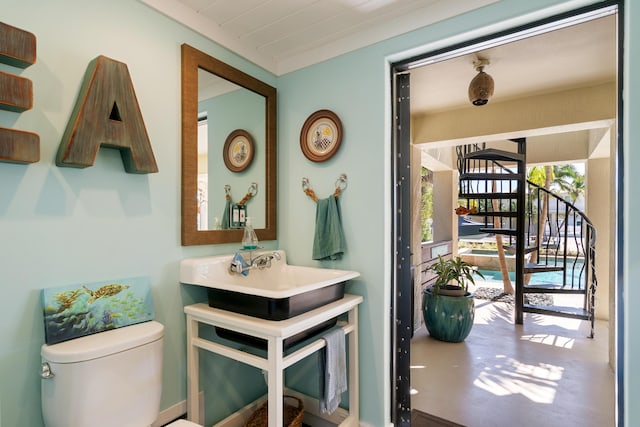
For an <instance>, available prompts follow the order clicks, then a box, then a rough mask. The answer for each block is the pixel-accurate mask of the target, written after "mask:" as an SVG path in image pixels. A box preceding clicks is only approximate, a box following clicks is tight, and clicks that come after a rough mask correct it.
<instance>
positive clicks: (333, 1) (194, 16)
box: [139, 0, 617, 113]
mask: <svg viewBox="0 0 640 427" xmlns="http://www.w3.org/2000/svg"><path fill="white" fill-rule="evenodd" d="M139 1H141V2H143V3H145V4H147V5H149V6H150V7H152V8H155V9H156V10H158V11H159V12H161V13H163V14H165V15H167V16H169V17H171V18H172V19H174V20H176V21H178V22H180V23H182V24H183V25H185V26H187V27H189V28H191V29H193V30H195V31H196V32H199V33H201V34H202V35H204V36H206V37H208V38H210V39H211V40H213V41H215V42H217V43H219V44H221V45H223V46H224V47H226V48H227V49H229V50H231V51H233V52H235V53H237V54H239V55H241V56H243V57H245V58H247V59H248V60H250V61H252V62H254V63H256V64H257V65H259V66H261V67H263V68H265V69H267V70H268V71H271V72H273V73H274V74H276V75H282V74H284V73H287V72H290V71H293V70H296V69H299V68H302V67H305V66H308V65H312V64H315V63H318V62H321V61H324V60H326V59H329V58H331V57H335V56H337V55H340V54H343V53H346V52H349V51H352V50H355V49H358V48H362V47H365V46H367V45H371V44H374V43H376V42H379V41H381V40H385V39H388V38H391V37H393V36H396V35H399V34H403V33H406V32H408V31H411V30H413V29H416V28H419V27H422V26H425V25H428V24H430V23H433V22H436V21H439V20H442V19H446V18H449V17H451V16H454V15H457V14H460V13H464V12H467V11H469V10H472V9H475V8H479V7H482V6H485V5H487V4H490V3H493V2H495V1H497V0H455V1H451V0H139ZM615 19H616V16H615V15H610V16H607V17H604V18H598V19H594V20H591V21H589V22H586V23H581V24H578V25H571V26H569V27H566V28H563V29H560V30H555V31H552V32H548V33H545V34H542V35H539V36H535V37H530V38H526V39H524V40H519V41H516V42H511V43H508V44H502V45H500V46H496V47H491V48H488V49H484V50H482V51H480V52H478V53H473V54H467V55H465V56H459V57H457V58H454V59H449V60H446V61H442V62H437V63H435V64H432V65H428V66H424V67H421V68H419V69H414V70H412V71H411V92H412V96H411V107H412V112H414V113H415V112H420V111H424V110H429V111H442V110H449V109H454V108H459V107H460V106H463V105H470V104H469V101H468V98H467V87H468V83H469V82H470V81H471V79H472V78H473V77H474V75H475V74H476V71H475V70H474V68H473V65H472V64H473V60H474V59H475V58H476V56H477V55H479V56H482V57H485V58H488V59H489V60H490V61H491V64H490V65H489V66H488V67H487V68H486V70H485V71H486V72H488V73H489V74H490V75H491V76H492V77H493V78H494V80H495V92H494V98H493V100H492V101H491V102H499V101H501V100H508V99H513V98H516V97H521V96H526V95H529V94H532V93H537V94H540V93H544V92H553V91H557V90H560V89H569V88H576V87H579V86H589V85H594V84H598V83H603V82H606V81H613V80H615V78H616V51H617V50H616V25H615Z"/></svg>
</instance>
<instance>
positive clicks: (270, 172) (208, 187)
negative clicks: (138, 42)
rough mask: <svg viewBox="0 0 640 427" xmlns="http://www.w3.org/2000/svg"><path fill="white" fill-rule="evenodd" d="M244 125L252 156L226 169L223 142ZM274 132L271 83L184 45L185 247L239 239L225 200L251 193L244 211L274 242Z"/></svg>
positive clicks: (263, 235)
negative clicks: (249, 136) (237, 166)
mask: <svg viewBox="0 0 640 427" xmlns="http://www.w3.org/2000/svg"><path fill="white" fill-rule="evenodd" d="M203 121H206V126H203ZM203 127H206V130H203ZM239 130H241V131H242V132H240V134H242V135H247V136H248V135H251V143H252V147H251V150H252V152H251V155H252V158H251V159H247V160H246V164H243V167H241V168H237V169H236V168H228V167H226V166H225V156H228V155H229V154H228V153H223V151H224V149H225V147H228V145H229V144H225V141H226V140H227V138H228V137H229V135H232V134H233V132H236V133H235V134H238V131H239ZM243 132H244V133H243ZM235 134H233V135H235ZM276 136H277V135H276V89H275V88H274V87H272V86H270V85H268V84H266V83H264V82H262V81H260V80H258V79H256V78H255V77H252V76H250V75H248V74H246V73H244V72H242V71H240V70H238V69H236V68H234V67H232V66H230V65H228V64H226V63H224V62H222V61H220V60H218V59H216V58H213V57H212V56H210V55H207V54H206V53H204V52H202V51H200V50H198V49H195V48H193V47H191V46H189V45H187V44H183V45H182V194H181V198H182V245H183V246H190V245H207V244H218V243H233V242H237V243H240V241H241V240H242V233H243V230H242V228H241V227H238V228H228V227H229V226H228V224H229V222H227V217H226V215H228V214H229V204H228V203H227V199H228V198H230V199H231V203H232V204H233V203H241V202H242V199H243V198H245V196H246V194H248V193H249V192H255V194H254V196H253V197H251V198H250V200H249V201H248V202H246V203H245V205H244V206H245V207H246V213H245V212H243V215H244V214H246V215H247V216H248V217H251V222H252V225H253V227H254V230H255V232H256V234H257V236H258V239H260V240H275V239H276V190H277V176H276V167H277V159H276V156H277V147H276ZM240 142H241V141H240ZM238 146H240V147H242V144H241V143H239V144H238ZM239 155H240V156H241V155H242V153H240V154H239ZM227 160H228V159H227ZM242 160H243V159H242V158H240V161H242ZM227 164H228V162H227ZM256 189H257V190H256Z"/></svg>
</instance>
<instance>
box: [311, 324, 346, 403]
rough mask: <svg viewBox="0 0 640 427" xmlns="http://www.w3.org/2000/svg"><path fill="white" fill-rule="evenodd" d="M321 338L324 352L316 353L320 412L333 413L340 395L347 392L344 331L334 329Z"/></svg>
mask: <svg viewBox="0 0 640 427" xmlns="http://www.w3.org/2000/svg"><path fill="white" fill-rule="evenodd" d="M322 338H324V340H325V342H326V346H325V348H324V350H320V352H319V353H318V361H319V365H320V366H319V368H320V369H319V371H320V412H321V413H323V414H326V413H329V414H331V413H333V412H334V411H335V410H336V409H338V406H339V405H340V399H341V395H342V393H344V392H345V391H347V354H346V349H345V343H344V330H343V329H342V328H334V329H332V330H330V331H328V332H327V333H325V334H324V335H323V336H322Z"/></svg>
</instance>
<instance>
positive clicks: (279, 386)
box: [267, 337, 284, 427]
mask: <svg viewBox="0 0 640 427" xmlns="http://www.w3.org/2000/svg"><path fill="white" fill-rule="evenodd" d="M268 346H269V347H268V358H269V372H268V387H269V393H268V395H267V396H268V399H269V404H268V411H269V424H268V425H269V427H280V426H282V422H283V417H284V412H283V405H282V395H283V393H284V362H283V360H282V359H283V357H284V351H283V348H282V337H269V340H268Z"/></svg>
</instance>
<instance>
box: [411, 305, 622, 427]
mask: <svg viewBox="0 0 640 427" xmlns="http://www.w3.org/2000/svg"><path fill="white" fill-rule="evenodd" d="M588 334H589V323H588V322H585V321H581V320H575V319H563V318H559V317H551V316H542V315H538V314H529V313H525V318H524V324H523V325H514V324H513V310H512V307H511V306H510V305H508V304H506V303H501V302H490V301H487V300H476V317H475V322H474V326H473V329H472V331H471V334H470V335H469V337H468V338H467V339H466V340H465V341H464V342H462V343H446V342H441V341H437V340H435V339H433V338H431V337H430V336H429V334H428V332H427V331H426V328H424V327H422V328H421V329H419V330H418V331H417V332H416V334H415V335H414V338H413V340H412V343H411V384H412V389H413V390H412V393H413V395H412V399H411V404H412V408H413V409H415V410H418V411H422V412H424V413H427V414H431V415H435V416H437V417H440V418H443V419H446V420H450V421H453V422H455V423H458V424H461V425H464V426H468V427H503V426H505V427H506V426H518V427H539V426H544V427H556V426H557V427H571V426H581V427H608V426H614V425H615V421H614V406H615V376H614V372H613V369H612V368H611V367H610V365H609V363H608V357H609V355H608V339H609V330H608V322H606V321H596V329H595V338H594V339H589V338H587V336H588ZM416 427H422V426H416Z"/></svg>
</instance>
